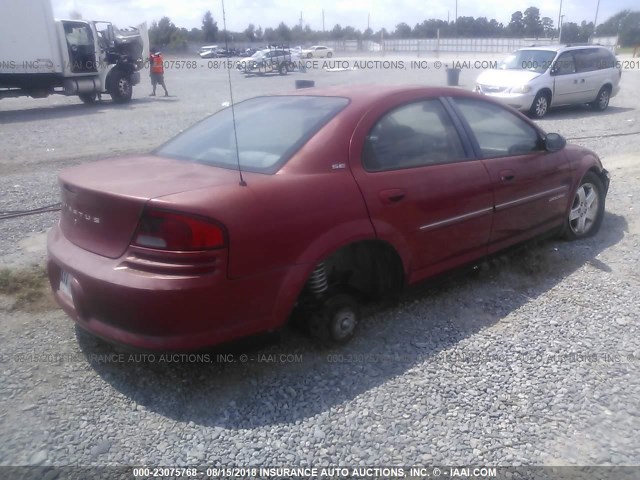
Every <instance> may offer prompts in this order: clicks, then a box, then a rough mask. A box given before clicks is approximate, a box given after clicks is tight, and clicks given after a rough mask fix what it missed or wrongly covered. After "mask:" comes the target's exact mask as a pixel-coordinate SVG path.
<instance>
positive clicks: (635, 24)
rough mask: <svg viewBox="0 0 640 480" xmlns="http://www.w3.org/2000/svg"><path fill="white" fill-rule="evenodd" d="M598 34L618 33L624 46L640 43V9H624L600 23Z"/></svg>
mask: <svg viewBox="0 0 640 480" xmlns="http://www.w3.org/2000/svg"><path fill="white" fill-rule="evenodd" d="M596 35H598V36H609V35H611V36H613V35H618V37H619V39H618V40H619V42H620V44H621V45H622V46H624V47H632V46H636V45H640V11H637V10H636V11H632V10H622V11H620V12H618V13H616V14H615V15H614V16H613V17H611V18H609V19H607V21H606V22H604V23H602V24H600V25H598V28H597V29H596Z"/></svg>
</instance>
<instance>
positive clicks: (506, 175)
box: [500, 170, 516, 182]
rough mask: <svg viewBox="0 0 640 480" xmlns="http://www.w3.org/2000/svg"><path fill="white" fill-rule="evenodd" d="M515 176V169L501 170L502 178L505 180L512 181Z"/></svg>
mask: <svg viewBox="0 0 640 480" xmlns="http://www.w3.org/2000/svg"><path fill="white" fill-rule="evenodd" d="M514 178H516V176H515V175H514V174H513V170H503V171H501V172H500V180H502V181H503V182H510V181H511V180H513V179H514Z"/></svg>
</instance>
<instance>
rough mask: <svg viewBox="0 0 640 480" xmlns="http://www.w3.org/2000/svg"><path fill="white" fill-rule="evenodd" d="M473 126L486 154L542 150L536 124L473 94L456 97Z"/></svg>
mask: <svg viewBox="0 0 640 480" xmlns="http://www.w3.org/2000/svg"><path fill="white" fill-rule="evenodd" d="M454 101H455V103H456V105H457V106H458V108H459V109H460V111H461V112H462V115H464V117H465V119H466V120H467V123H468V124H469V126H470V127H471V130H472V131H473V134H474V136H475V137H476V140H477V141H478V144H479V145H480V150H481V152H482V156H483V157H484V158H493V157H510V156H516V155H527V154H530V153H532V152H535V151H538V150H540V138H539V135H538V132H537V131H536V129H535V128H533V127H532V126H531V125H529V124H528V123H527V122H525V121H524V120H522V119H521V118H519V117H518V116H516V115H514V114H513V113H511V112H510V111H508V110H506V109H505V108H502V107H501V106H499V105H494V104H493V103H489V102H485V101H482V100H475V99H471V98H455V99H454Z"/></svg>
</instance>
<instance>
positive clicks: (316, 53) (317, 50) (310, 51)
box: [301, 45, 333, 58]
mask: <svg viewBox="0 0 640 480" xmlns="http://www.w3.org/2000/svg"><path fill="white" fill-rule="evenodd" d="M301 54H302V57H303V58H313V57H320V58H324V57H327V58H331V57H333V48H329V47H325V46H322V45H314V46H313V47H309V48H303V49H302V52H301Z"/></svg>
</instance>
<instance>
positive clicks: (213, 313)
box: [48, 86, 609, 350]
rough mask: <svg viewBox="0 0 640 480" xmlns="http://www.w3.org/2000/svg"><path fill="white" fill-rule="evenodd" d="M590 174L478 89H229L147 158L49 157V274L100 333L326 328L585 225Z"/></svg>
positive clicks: (578, 155) (597, 197) (586, 162)
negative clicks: (467, 267) (299, 324)
mask: <svg viewBox="0 0 640 480" xmlns="http://www.w3.org/2000/svg"><path fill="white" fill-rule="evenodd" d="M234 115H235V121H234ZM608 186H609V178H608V174H607V172H606V170H604V169H603V167H602V164H601V163H600V160H599V158H598V156H597V155H596V154H595V153H593V152H591V151H589V150H587V149H585V148H582V147H578V146H567V145H566V142H565V141H564V139H563V138H562V137H561V136H560V135H558V134H553V133H549V134H546V133H545V132H543V131H542V130H541V129H540V128H538V127H537V126H536V125H535V124H534V123H532V122H531V121H529V120H528V119H527V118H525V117H524V116H522V115H521V114H519V113H517V112H515V111H514V110H511V109H509V108H508V107H504V106H502V105H500V104H498V103H495V102H494V101H492V100H490V99H488V98H486V97H482V96H479V95H476V94H473V93H469V92H465V91H462V90H458V89H444V88H424V87H382V86H363V87H359V88H355V87H353V86H350V87H343V88H329V89H309V90H299V91H297V92H295V93H292V94H287V95H276V96H268V97H258V98H253V99H251V100H247V101H244V102H241V103H238V104H236V105H235V107H234V112H232V109H230V108H227V109H225V110H222V111H220V112H218V113H216V114H215V115H213V116H211V117H209V118H206V119H205V120H203V121H201V122H200V123H198V124H196V125H195V126H193V127H192V128H190V129H188V130H186V131H185V132H183V133H181V134H180V135H178V136H177V137H175V138H174V139H173V140H171V141H169V142H168V143H166V144H165V145H163V146H162V147H160V148H159V149H157V150H156V151H155V152H153V153H152V154H149V155H143V156H134V157H124V158H118V159H111V160H105V161H101V162H97V163H91V164H87V165H82V166H79V167H75V168H71V169H69V170H66V171H64V172H63V173H62V174H61V175H60V188H61V194H62V204H63V209H62V215H61V218H60V222H59V225H57V226H56V227H55V228H54V229H53V230H52V231H51V233H50V235H49V239H48V250H49V278H50V281H51V285H52V288H53V290H54V292H55V297H56V300H57V301H58V303H59V304H60V305H61V307H62V308H63V309H64V310H65V311H66V312H67V313H68V314H69V315H70V316H71V317H72V318H73V319H74V320H75V321H76V322H77V323H78V325H80V326H81V327H82V328H84V329H86V330H88V331H89V332H91V333H93V334H95V335H97V336H99V337H102V338H104V339H107V340H109V341H112V342H117V343H123V344H128V345H131V346H135V347H140V348H145V349H161V350H181V349H194V348H199V347H203V346H208V345H212V344H216V343H220V342H224V341H228V340H231V339H235V338H238V337H242V336H246V335H249V334H254V333H258V332H264V331H269V330H273V329H276V328H278V327H280V326H282V325H283V324H285V323H286V322H287V319H288V318H290V317H291V314H292V312H293V311H294V310H295V311H296V312H305V314H304V315H302V318H305V319H306V322H307V324H308V327H309V331H310V332H311V333H312V334H313V335H314V336H316V337H318V338H319V339H321V340H322V341H323V342H334V343H342V342H345V341H347V340H349V339H350V338H351V336H352V335H353V333H354V329H355V328H356V325H357V320H358V308H357V307H358V305H359V304H361V302H364V301H370V300H375V299H379V298H380V297H382V296H384V295H394V294H397V292H398V291H399V290H400V289H401V288H402V287H403V286H404V285H407V284H413V283H415V282H418V281H421V280H424V279H426V278H428V277H432V276H434V275H436V274H439V273H441V272H443V271H445V270H449V269H452V268H454V267H458V266H461V265H463V264H468V263H471V262H475V261H477V260H478V259H480V258H481V257H484V256H486V255H488V254H492V253H494V252H496V251H499V250H501V249H504V248H505V247H508V246H510V245H513V244H516V243H519V242H522V241H524V240H527V239H530V238H532V237H535V236H538V235H541V234H544V233H549V232H552V233H553V232H557V233H561V234H563V235H564V236H565V237H567V238H569V239H575V238H582V237H586V236H589V235H592V234H594V233H595V232H596V231H597V230H598V228H599V227H600V224H601V222H602V217H603V213H604V204H605V196H606V193H607V189H608Z"/></svg>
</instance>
